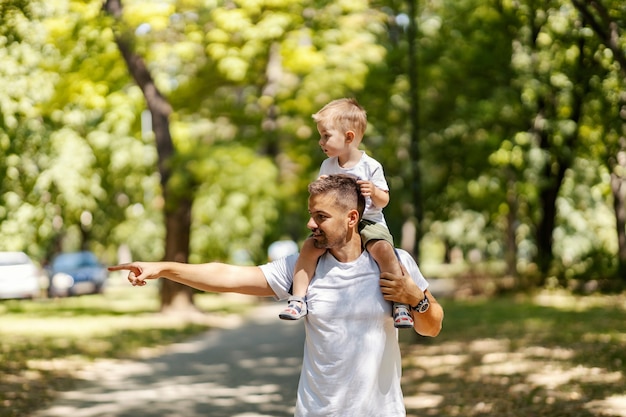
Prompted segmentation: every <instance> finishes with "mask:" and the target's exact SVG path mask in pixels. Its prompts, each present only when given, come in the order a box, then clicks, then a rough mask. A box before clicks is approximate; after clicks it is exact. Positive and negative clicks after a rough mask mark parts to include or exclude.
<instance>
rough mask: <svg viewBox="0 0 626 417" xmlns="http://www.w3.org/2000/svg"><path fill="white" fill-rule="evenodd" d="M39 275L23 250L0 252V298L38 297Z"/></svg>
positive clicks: (39, 289) (38, 271) (39, 290)
mask: <svg viewBox="0 0 626 417" xmlns="http://www.w3.org/2000/svg"><path fill="white" fill-rule="evenodd" d="M41 276H42V271H41V269H40V268H39V267H38V266H37V265H35V263H34V262H33V261H32V260H31V259H30V258H29V257H28V255H26V254H25V253H24V252H0V299H9V298H37V297H39V295H40V292H41V287H40V285H41Z"/></svg>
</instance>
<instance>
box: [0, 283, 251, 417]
mask: <svg viewBox="0 0 626 417" xmlns="http://www.w3.org/2000/svg"><path fill="white" fill-rule="evenodd" d="M195 301H196V305H197V307H198V308H199V309H200V310H201V311H204V312H207V313H210V314H208V315H207V318H206V319H205V320H198V318H197V317H196V319H195V320H193V321H190V319H189V317H185V318H181V317H176V316H170V315H162V314H160V313H159V308H160V304H159V296H158V285H157V283H150V284H149V285H148V286H146V287H142V288H134V287H132V286H130V285H128V284H127V283H124V282H122V283H120V284H116V282H115V281H113V282H112V285H110V286H108V287H107V288H106V290H105V293H104V294H102V295H100V294H98V295H85V296H81V297H69V298H58V299H40V300H32V301H31V300H6V301H3V302H0V315H2V320H1V321H0V417H18V416H19V417H21V416H24V415H28V413H29V411H31V410H34V409H36V408H39V407H42V406H43V405H45V404H46V403H47V402H49V401H50V400H51V399H52V398H53V396H54V391H55V390H59V389H64V388H66V387H68V386H71V385H72V384H73V381H74V378H73V376H72V375H74V374H75V373H76V372H79V371H80V369H82V368H83V367H84V365H85V364H86V363H87V362H90V361H93V360H94V359H97V358H139V357H147V356H152V355H154V354H157V353H158V352H159V349H160V348H161V347H163V346H165V345H168V344H171V343H174V342H178V341H181V340H183V339H186V338H189V337H190V336H192V335H195V334H198V333H199V332H202V331H206V330H207V329H208V328H209V327H210V326H211V325H213V324H215V323H217V324H219V320H218V318H219V317H223V316H226V317H228V315H230V314H232V311H233V310H234V308H238V309H239V310H245V309H246V308H247V307H248V306H251V305H253V304H254V303H255V302H256V301H257V299H256V298H254V297H247V298H245V297H236V296H229V295H221V294H220V295H218V294H204V293H202V294H197V295H196V296H195ZM211 317H213V319H211ZM230 321H232V320H230Z"/></svg>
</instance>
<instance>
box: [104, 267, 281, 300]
mask: <svg viewBox="0 0 626 417" xmlns="http://www.w3.org/2000/svg"><path fill="white" fill-rule="evenodd" d="M108 269H109V271H128V281H129V282H130V283H131V284H132V285H139V286H142V285H146V281H147V280H150V279H156V278H166V279H169V280H172V281H175V282H178V283H181V284H185V285H188V286H190V287H193V288H196V289H198V290H201V291H207V292H235V293H239V294H247V295H257V296H274V291H273V290H272V288H271V287H270V286H269V284H268V283H267V280H266V279H265V275H263V272H262V271H261V268H259V267H258V266H236V265H228V264H223V263H218V262H211V263H206V264H187V263H180V262H131V263H127V264H121V265H115V266H110V267H109V268H108Z"/></svg>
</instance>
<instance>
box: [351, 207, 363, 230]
mask: <svg viewBox="0 0 626 417" xmlns="http://www.w3.org/2000/svg"><path fill="white" fill-rule="evenodd" d="M359 220H361V218H360V217H359V212H358V210H350V211H349V212H348V224H349V225H350V227H355V226H358V225H359Z"/></svg>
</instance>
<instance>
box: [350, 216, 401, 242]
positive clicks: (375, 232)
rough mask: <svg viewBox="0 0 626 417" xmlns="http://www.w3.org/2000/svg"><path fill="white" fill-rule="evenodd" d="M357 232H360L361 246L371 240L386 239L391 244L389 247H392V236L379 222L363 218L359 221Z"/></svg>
mask: <svg viewBox="0 0 626 417" xmlns="http://www.w3.org/2000/svg"><path fill="white" fill-rule="evenodd" d="M359 233H360V234H361V240H362V241H363V247H365V245H367V242H369V241H371V240H386V241H387V242H389V243H390V244H391V247H394V246H393V236H391V233H390V232H389V229H387V227H386V226H385V225H383V224H381V223H376V222H373V221H371V220H365V219H363V220H361V222H360V223H359Z"/></svg>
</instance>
